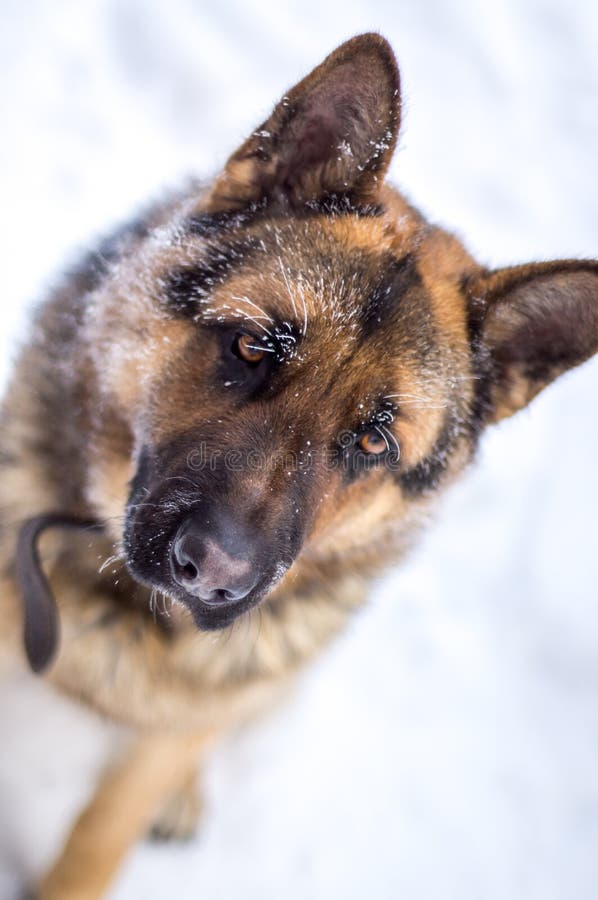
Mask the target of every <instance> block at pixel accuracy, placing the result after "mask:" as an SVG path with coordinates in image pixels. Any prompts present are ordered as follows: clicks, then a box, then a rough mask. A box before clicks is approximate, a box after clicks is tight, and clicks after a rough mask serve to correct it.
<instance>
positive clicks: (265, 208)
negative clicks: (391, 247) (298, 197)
mask: <svg viewBox="0 0 598 900" xmlns="http://www.w3.org/2000/svg"><path fill="white" fill-rule="evenodd" d="M289 212H290V208H289V203H288V200H286V199H284V200H281V198H279V197H272V198H269V199H267V198H265V199H264V200H261V201H260V202H259V203H251V204H250V205H249V206H248V207H247V208H246V209H244V210H241V211H238V210H236V211H225V212H215V213H197V215H194V216H189V218H188V219H187V220H186V222H185V223H183V229H182V230H183V233H184V234H189V235H196V236H198V237H203V238H217V237H220V236H221V235H222V234H223V233H226V232H231V231H234V230H235V229H241V228H247V227H248V226H250V225H253V224H254V223H256V222H258V221H259V220H260V219H262V218H264V217H265V216H267V217H269V218H274V217H281V218H284V217H287V216H288V215H289ZM383 212H384V207H383V206H382V204H379V203H368V204H364V203H355V202H354V201H353V200H352V198H351V196H350V194H328V195H326V196H324V197H321V198H320V199H319V200H309V201H308V202H307V203H302V204H297V205H293V207H292V214H293V218H311V217H312V216H321V215H326V216H342V215H345V216H346V215H352V216H360V217H364V218H377V217H379V216H381V215H382V214H383Z"/></svg>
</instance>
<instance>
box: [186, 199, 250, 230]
mask: <svg viewBox="0 0 598 900" xmlns="http://www.w3.org/2000/svg"><path fill="white" fill-rule="evenodd" d="M263 206H264V204H263V203H260V204H258V203H252V204H250V205H249V206H248V207H247V209H245V210H243V211H241V212H239V211H236V212H230V211H225V212H214V213H205V212H204V213H201V212H200V213H197V215H194V216H189V218H188V219H187V221H186V222H184V223H183V232H184V233H186V234H190V235H196V236H197V237H204V238H211V237H219V236H220V235H221V234H222V232H226V231H233V230H234V229H236V228H243V227H245V226H247V225H249V224H250V223H251V222H252V221H253V219H255V218H256V216H257V215H258V213H259V212H260V210H261V209H262V208H263Z"/></svg>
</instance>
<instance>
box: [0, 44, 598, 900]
mask: <svg viewBox="0 0 598 900" xmlns="http://www.w3.org/2000/svg"><path fill="white" fill-rule="evenodd" d="M400 109H401V103H400V89H399V73H398V70H397V65H396V61H395V58H394V55H393V53H392V50H391V48H390V46H389V45H388V43H387V42H386V41H385V40H384V39H383V38H382V37H380V36H379V35H377V34H364V35H361V36H359V37H356V38H354V39H353V40H350V41H348V42H347V43H345V44H343V45H342V46H341V47H339V48H338V49H337V50H335V51H334V52H333V53H332V54H331V55H330V56H328V57H327V59H325V60H324V62H323V63H322V64H321V65H319V66H318V67H317V68H316V69H315V70H314V71H313V72H312V73H311V74H310V75H308V76H307V77H306V78H305V79H304V80H303V81H301V82H300V83H299V84H298V85H296V86H295V87H294V88H293V89H292V90H290V91H289V92H288V93H287V94H286V95H285V96H284V97H283V98H282V100H281V101H280V102H279V103H278V105H277V106H276V107H275V108H274V111H273V113H272V115H271V116H270V118H269V119H268V120H267V121H265V122H264V123H263V124H262V125H260V126H259V128H257V129H256V130H255V131H254V132H253V133H252V134H251V135H250V136H249V138H248V139H247V140H246V141H245V143H244V144H243V145H242V146H241V147H240V148H239V149H238V150H237V151H236V152H235V153H233V155H232V156H231V157H230V159H229V160H228V162H227V163H226V165H225V167H224V169H223V171H222V173H221V174H220V175H219V176H218V177H217V178H216V179H215V180H214V181H213V182H212V183H210V184H207V185H199V184H197V183H193V184H190V185H189V186H188V187H187V188H186V190H185V191H184V192H182V193H180V194H178V195H176V196H172V197H170V198H169V199H168V200H167V201H166V202H163V203H161V204H158V205H157V206H155V207H153V208H151V209H149V211H147V213H146V214H145V215H143V216H142V217H140V218H138V219H137V220H135V221H134V222H133V223H132V224H130V225H129V226H127V227H126V228H124V229H122V230H121V231H119V232H118V233H117V234H115V235H114V236H113V237H112V238H111V239H110V240H108V241H106V242H105V243H104V244H102V245H101V247H100V248H99V249H98V250H97V252H95V253H92V254H91V255H90V256H89V257H88V258H87V259H85V260H84V261H83V262H82V264H81V265H80V266H79V267H78V268H77V269H76V270H75V271H73V272H71V274H70V275H69V277H68V278H67V279H66V280H65V281H64V284H63V286H62V287H61V288H60V289H59V290H57V291H56V292H55V293H54V294H53V295H52V296H51V297H50V298H49V299H48V301H47V302H46V303H44V304H43V305H42V306H41V308H40V309H39V312H38V313H37V316H36V319H35V322H34V325H33V329H32V334H31V339H30V341H29V343H28V344H27V345H26V346H25V347H24V349H23V351H22V353H21V356H20V358H19V360H18V363H17V366H16V370H15V372H14V376H13V378H12V381H11V383H10V385H9V388H8V391H7V393H6V397H5V400H4V405H3V410H2V432H1V437H0V441H1V443H0V465H1V467H2V470H1V479H0V505H1V513H0V522H1V524H2V532H1V543H0V552H1V554H2V557H1V558H2V570H1V577H2V604H3V611H2V616H1V619H0V621H1V625H0V628H1V629H2V638H3V639H2V642H1V646H2V661H3V666H4V668H5V669H6V670H11V669H12V670H13V671H17V670H18V668H19V665H20V666H22V667H24V666H25V665H26V664H27V662H28V664H29V665H30V666H31V667H32V668H33V669H34V670H35V671H38V672H42V671H44V672H45V677H46V678H47V679H48V681H49V682H50V683H52V684H53V685H55V686H56V687H57V688H58V689H59V690H61V691H64V692H66V693H67V694H70V695H72V696H73V697H76V698H79V699H80V700H82V701H84V702H85V703H86V704H88V705H89V706H91V707H93V708H94V709H96V710H98V711H99V712H100V713H102V714H104V715H106V716H108V717H111V718H112V719H114V720H118V721H120V722H122V723H127V724H128V725H129V726H131V730H132V733H133V735H134V736H133V738H132V740H131V745H130V748H129V750H128V753H127V755H125V756H124V757H123V758H122V759H120V760H119V762H118V764H115V765H114V767H113V768H112V769H111V770H110V771H109V772H108V773H107V774H106V776H105V777H104V779H103V780H102V781H101V783H100V784H99V786H98V788H97V791H96V794H95V796H94V798H93V800H92V801H91V803H90V805H89V806H88V808H87V809H85V810H84V811H83V812H82V814H81V815H80V817H79V819H78V821H77V822H76V823H75V825H74V827H73V830H72V832H71V834H70V837H69V838H68V840H67V842H66V845H65V847H64V850H63V852H62V854H61V856H60V857H59V859H58V860H57V861H56V863H55V864H54V866H53V867H52V868H51V870H50V871H49V873H48V874H47V876H46V877H45V878H44V879H43V881H42V883H41V884H40V885H39V886H38V891H37V895H36V896H38V897H39V898H43V900H91V898H98V897H100V896H102V895H103V893H104V892H105V890H106V888H107V886H108V884H109V883H110V880H111V878H112V877H113V875H114V874H115V871H116V869H117V867H118V864H119V862H120V861H121V859H122V858H123V856H124V854H125V853H126V851H127V849H128V848H129V847H130V846H131V844H132V843H133V842H134V841H135V840H136V839H137V838H138V837H139V836H141V835H142V834H143V833H144V832H145V830H146V829H148V828H149V827H150V826H151V825H152V823H154V822H155V821H156V819H157V820H158V827H161V828H162V830H163V831H167V832H168V831H172V832H174V833H177V832H179V831H183V830H184V826H185V824H186V823H185V822H184V820H185V818H186V816H182V819H183V825H181V818H179V819H178V820H177V816H178V815H179V814H180V813H181V810H182V809H187V810H189V809H190V808H192V807H193V802H192V794H191V793H190V792H191V791H192V789H193V784H194V780H195V772H196V769H197V765H198V761H199V759H200V757H201V754H202V753H203V752H204V751H206V750H207V749H208V748H209V747H210V745H211V743H212V742H213V741H214V740H215V739H217V737H218V736H219V735H221V734H222V733H223V732H224V731H225V730H227V729H230V728H231V727H233V726H235V725H236V724H238V723H240V722H242V721H245V720H248V719H251V718H252V717H253V716H255V715H256V714H258V713H259V712H260V711H261V710H263V709H264V708H266V707H267V706H268V705H269V704H271V703H272V702H273V701H274V700H275V698H276V697H278V695H279V694H281V692H283V691H284V689H285V688H286V686H287V685H288V684H289V682H290V681H291V680H292V679H293V677H294V676H295V674H296V673H297V672H298V671H299V670H300V669H301V668H302V667H303V666H304V665H305V664H306V663H307V662H308V661H309V660H310V659H312V657H314V656H315V655H316V654H317V653H319V652H320V651H321V650H322V648H323V647H324V646H325V645H326V644H327V643H328V641H329V640H330V639H331V638H332V637H333V635H335V634H336V633H337V632H338V631H339V629H341V628H342V627H343V625H344V623H345V621H346V620H347V617H348V616H349V615H350V614H351V613H352V611H353V610H355V609H356V608H357V607H359V606H360V604H361V603H362V602H363V599H364V596H365V594H366V592H367V589H368V585H369V584H370V582H371V580H372V578H373V577H374V576H376V575H377V574H378V573H379V572H380V571H381V570H382V569H383V568H384V567H385V566H388V565H390V564H395V563H396V562H397V561H398V560H399V559H400V558H401V557H402V555H403V554H404V553H405V551H406V549H407V548H408V547H409V545H410V544H411V543H412V541H413V539H414V537H415V536H416V535H417V533H418V532H419V530H420V528H421V526H422V525H423V524H424V522H425V520H426V518H427V516H428V512H429V509H430V506H431V504H432V503H433V502H434V501H435V499H436V497H437V495H438V494H439V493H440V492H442V491H443V490H444V489H445V488H446V486H447V485H449V484H450V483H451V482H453V481H454V479H455V478H456V477H457V475H458V474H459V473H460V472H461V471H462V470H463V469H464V468H465V467H466V466H467V464H468V463H469V462H470V461H471V459H472V457H473V456H474V454H475V450H476V446H477V445H478V442H479V439H480V435H481V433H482V431H483V430H484V428H485V426H486V425H488V424H490V423H493V422H496V421H498V420H499V419H502V418H503V417H505V416H510V415H511V414H512V413H514V412H516V411H517V410H519V409H521V408H522V407H523V406H525V405H526V404H527V403H529V401H530V400H532V398H533V397H534V396H535V395H536V394H537V393H538V392H539V391H540V390H541V389H542V388H544V387H545V386H546V385H547V384H548V383H549V382H551V381H552V380H553V379H554V378H556V377H557V376H558V375H560V374H561V373H563V372H565V371H566V370H567V369H569V368H571V367H572V366H576V365H578V364H579V363H581V362H583V361H584V360H586V359H588V357H590V356H591V355H592V354H593V353H595V352H596V351H597V350H598V262H597V261H595V260H588V261H583V260H565V261H560V262H548V263H535V264H534V263H531V264H529V265H518V266H513V267H509V268H505V269H501V270H499V271H490V270H489V269H487V268H485V267H483V266H481V265H480V264H479V263H477V262H476V261H475V260H474V259H472V257H471V256H470V255H469V253H468V252H467V250H466V249H464V247H463V246H462V245H461V243H460V242H459V241H458V240H457V239H456V238H455V237H454V236H452V235H451V234H449V233H447V232H446V231H444V230H442V229H441V228H438V227H435V226H433V225H431V224H429V223H428V222H427V221H426V220H425V219H424V218H423V217H422V216H421V215H420V213H419V212H418V211H417V210H416V209H414V208H413V207H412V206H411V205H410V204H409V203H408V202H407V201H406V200H405V199H404V198H403V197H402V196H401V195H400V194H399V193H397V191H396V190H395V189H393V188H392V187H391V186H390V185H388V184H387V183H386V182H385V173H386V171H387V168H388V165H389V162H390V159H391V156H392V153H393V150H394V147H395V144H396V141H397V134H398V131H399V123H400ZM102 560H107V563H108V564H107V565H101V564H100V563H99V561H100V562H101V561H102ZM115 573H116V574H115ZM59 621H60V629H59ZM59 630H60V634H61V638H60V640H59ZM165 811H166V812H165ZM166 813H168V815H166ZM160 814H161V821H160ZM169 823H170V824H169ZM173 823H174V824H173Z"/></svg>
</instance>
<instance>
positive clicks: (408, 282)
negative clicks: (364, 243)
mask: <svg viewBox="0 0 598 900" xmlns="http://www.w3.org/2000/svg"><path fill="white" fill-rule="evenodd" d="M421 284H422V279H421V275H420V274H419V271H418V269H417V264H416V261H415V257H414V256H413V254H412V253H408V254H407V255H406V256H403V257H402V258H401V259H396V258H394V257H389V261H388V264H387V267H386V270H385V273H384V276H383V278H382V279H381V281H380V283H379V284H378V285H377V287H375V288H374V290H373V291H372V293H371V294H370V296H369V297H368V299H367V301H366V304H365V306H364V307H363V310H362V313H361V336H362V340H367V339H368V338H370V337H371V336H372V335H373V334H375V333H376V332H377V331H379V330H380V329H383V328H385V327H388V326H389V325H390V324H391V323H392V320H393V319H394V317H395V315H396V313H397V309H398V307H399V304H400V302H401V298H402V297H403V296H404V295H405V294H406V293H407V291H409V290H410V289H411V288H413V287H419V286H420V285H421Z"/></svg>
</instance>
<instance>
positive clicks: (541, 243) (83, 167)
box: [0, 0, 598, 900]
mask: <svg viewBox="0 0 598 900" xmlns="http://www.w3.org/2000/svg"><path fill="white" fill-rule="evenodd" d="M372 28H377V29H379V30H380V31H382V32H383V33H384V34H385V35H386V36H387V37H388V38H389V39H390V40H391V41H392V43H393V44H394V46H395V49H396V50H397V53H398V55H399V62H400V63H401V68H402V75H403V87H404V92H405V106H404V108H405V116H404V129H403V139H402V145H401V149H400V151H399V153H398V154H397V157H396V159H395V163H394V167H393V177H394V178H395V179H396V180H397V181H398V183H399V184H400V185H402V186H403V188H404V189H406V190H407V192H408V194H409V195H410V196H412V197H413V198H414V200H415V201H416V202H417V203H419V204H420V205H421V206H422V207H423V209H424V210H425V211H426V212H427V213H428V214H429V215H431V216H432V217H434V218H435V219H436V220H437V221H441V222H443V223H444V224H447V225H449V226H450V227H454V228H456V229H457V230H458V231H459V233H460V234H462V235H465V236H466V238H467V241H468V243H469V246H470V247H471V248H472V249H473V250H474V251H475V252H477V253H478V255H479V256H480V258H482V259H484V260H485V261H486V262H488V263H489V264H496V265H499V264H505V263H508V262H520V261H525V260H526V259H532V258H536V259H546V258H550V257H552V256H596V255H598V220H597V217H596V208H597V203H598V186H597V184H596V179H595V160H596V158H597V157H598V117H597V116H596V97H597V95H598V66H597V64H596V56H595V48H596V45H597V40H598V7H595V6H593V5H592V4H588V3H585V2H584V0H573V2H568V3H565V2H564V0H560V2H556V0H553V2H550V0H543V2H540V0H528V2H526V3H525V4H521V3H518V2H516V0H508V2H506V3H504V4H478V3H474V2H473V0H461V2H457V3H456V4H444V3H442V2H441V0H420V2H418V3H409V2H407V3H404V4H394V3H387V2H383V0H376V2H365V0H363V2H355V3H342V4H341V3H340V2H339V0H334V2H329V3H327V4H318V3H316V2H314V0H306V2H304V3H302V4H301V6H299V5H297V4H294V3H288V4H282V5H276V6H274V5H272V6H270V4H267V3H258V2H257V0H256V2H243V3H242V2H241V0H236V2H234V0H233V2H227V3H221V4H216V5H214V4H207V3H206V4H202V3H193V2H191V0H169V2H168V3H167V2H165V0H163V2H158V0H151V2H148V0H146V2H143V3H142V2H141V0H139V2H137V0H112V2H110V0H106V2H94V3H90V4H78V3H76V2H75V0H60V2H57V0H54V2H52V3H50V2H49V0H32V2H30V3H28V4H20V5H19V4H8V5H7V6H6V7H5V9H4V14H3V27H2V33H1V35H0V46H1V50H2V60H3V66H4V70H5V72H4V74H5V77H4V79H3V83H2V87H0V102H1V103H2V105H3V115H2V121H3V122H4V125H5V131H4V135H3V142H2V155H3V165H2V166H1V167H0V179H1V182H2V196H3V198H4V200H3V213H4V215H3V216H2V221H1V222H0V229H2V247H3V297H4V300H3V306H2V312H1V314H0V315H1V319H0V332H1V335H0V336H1V339H2V341H3V342H4V344H3V348H2V349H3V351H4V352H3V353H1V354H0V359H1V361H2V362H1V365H2V376H3V378H5V377H6V373H7V371H8V362H9V359H10V356H11V355H12V354H13V348H14V346H15V337H16V336H18V335H19V334H20V333H22V331H23V330H24V323H25V321H26V319H25V316H24V311H25V309H26V307H27V304H28V303H29V302H30V301H31V300H32V299H34V298H35V297H36V296H40V295H41V294H43V291H44V289H45V288H46V287H47V285H48V283H49V281H50V276H51V273H52V272H55V271H56V270H57V269H58V268H59V267H60V266H61V265H63V264H64V261H65V257H66V255H67V253H68V252H70V251H72V249H73V248H74V247H77V246H79V247H84V246H86V245H87V244H88V243H89V242H90V241H91V240H92V238H93V236H94V235H95V234H96V233H98V232H99V231H100V230H102V229H105V228H106V227H109V226H110V225H111V224H112V223H113V222H115V221H117V220H119V219H122V218H123V217H125V216H126V215H127V214H128V212H129V211H130V208H131V207H133V206H135V204H138V203H140V202H142V201H143V200H144V199H146V197H147V195H148V194H151V193H155V192H156V189H157V188H158V187H159V186H160V185H162V184H164V183H168V181H169V180H170V181H172V180H173V179H176V178H178V177H179V176H180V175H181V174H182V173H184V172H189V171H195V172H199V173H208V172H210V171H213V170H214V169H215V167H216V166H217V165H218V164H219V163H221V162H222V161H223V160H224V158H225V157H226V155H227V154H228V153H229V152H230V151H231V150H232V149H233V148H234V147H235V146H236V144H237V143H238V142H239V141H240V140H241V139H242V138H243V137H244V136H245V133H246V132H248V131H249V129H250V128H251V127H253V126H254V125H256V124H257V123H258V122H259V121H260V120H261V118H263V117H264V115H265V114H266V113H267V111H268V108H269V106H270V105H271V104H272V103H273V102H274V100H275V99H277V97H278V96H279V95H280V94H281V93H282V92H283V91H284V89H285V88H287V87H288V86H290V84H292V83H293V82H294V81H295V80H297V79H298V78H299V77H301V76H302V75H303V74H305V73H306V72H307V71H308V70H309V68H311V67H312V66H313V65H315V64H316V63H318V62H319V61H320V59H321V58H322V57H323V56H324V55H325V54H326V53H328V52H329V51H330V50H331V49H332V48H333V47H334V46H336V45H337V44H338V43H340V42H341V40H344V39H345V38H346V37H348V36H349V35H351V34H353V33H356V32H358V31H363V30H371V29H372ZM71 258H72V257H71ZM597 391H598V364H597V362H596V361H594V362H593V363H589V364H586V365H585V366H584V367H582V368H581V369H580V370H578V371H575V372H573V373H572V374H570V375H569V376H567V377H565V378H564V379H562V381H561V382H560V383H558V384H557V385H556V386H554V387H553V388H551V389H549V390H548V391H547V392H546V394H545V395H543V396H542V397H541V398H540V399H539V400H537V401H536V402H535V404H534V405H533V406H532V408H531V410H530V411H529V412H527V413H523V414H521V415H519V416H518V417H516V418H515V419H514V420H511V421H509V422H507V423H505V424H504V425H503V426H500V427H498V428H496V429H495V430H494V432H493V433H492V434H488V436H487V438H486V441H485V443H484V447H483V450H482V453H481V455H480V459H479V461H478V465H477V467H476V468H475V469H474V470H473V471H472V473H471V474H470V476H469V478H468V479H466V480H465V481H464V482H463V483H462V485H461V486H460V487H458V488H457V489H455V490H454V491H453V492H452V494H451V495H450V496H449V498H448V499H447V500H446V502H445V503H444V505H443V508H442V509H441V510H440V512H439V521H438V524H437V525H436V526H435V527H434V528H433V529H432V530H431V531H430V533H429V534H428V537H427V539H426V540H425V541H424V542H423V544H422V546H421V547H420V549H419V551H418V553H417V554H416V555H415V556H414V557H413V558H412V560H411V561H410V562H409V563H408V564H407V565H406V566H403V568H402V569H401V570H400V571H399V572H397V573H393V574H391V575H389V576H388V577H387V578H386V579H385V580H384V581H382V582H381V583H380V584H379V585H378V586H377V587H376V588H375V590H374V591H373V592H372V601H371V605H370V607H369V608H368V609H367V610H365V611H364V612H363V613H362V614H361V615H360V616H358V617H357V619H356V620H355V621H354V623H353V626H352V628H351V629H350V630H349V632H348V633H347V634H346V635H345V636H344V637H343V638H342V639H341V640H339V641H338V642H337V643H336V645H335V646H334V647H333V648H332V650H331V652H330V653H329V654H328V655H327V656H326V657H325V658H324V659H323V660H322V661H321V662H320V664H319V665H317V666H316V667H315V668H313V669H312V670H311V671H310V672H309V673H308V674H307V675H306V677H305V678H304V680H303V681H302V682H301V684H300V686H299V688H298V691H297V693H296V696H295V697H294V699H293V700H292V702H291V703H290V704H289V705H288V706H287V707H286V708H285V709H283V710H281V711H280V712H279V713H278V714H276V715H275V716H273V717H272V718H271V719H270V720H269V721H268V722H265V723H263V724H261V725H258V726H256V727H255V728H253V729H250V730H248V731H247V732H246V733H245V734H243V735H241V736H239V737H237V738H236V739H235V740H232V739H231V740H230V741H229V743H228V744H227V745H225V746H224V747H222V748H221V749H220V750H219V751H218V752H217V753H216V755H215V758H214V760H213V763H212V764H211V767H210V769H209V772H208V773H207V774H208V797H209V811H208V814H207V817H206V821H205V825H204V829H203V831H202V833H201V835H200V837H199V838H198V840H197V841H196V842H193V843H191V844H190V845H186V846H184V847H183V846H180V847H179V846H175V847H170V846H168V847H166V846H165V847H159V848H156V847H153V846H152V847H149V846H145V845H144V846H140V847H139V848H138V849H137V851H136V852H135V853H134V854H133V856H132V858H131V859H130V860H129V862H128V864H127V866H126V868H125V871H124V872H123V874H122V877H121V879H120V881H119V883H118V884H117V885H116V886H115V889H114V892H113V894H112V898H113V900H135V898H143V900H163V898H166V897H168V898H171V897H172V898H174V897H176V898H177V900H186V898H195V897H205V898H210V900H213V898H216V897H217V898H231V900H232V898H235V900H238V898H239V897H243V898H244V900H251V898H256V900H258V898H259V900H265V898H275V897H280V896H284V897H285V898H287V900H294V898H296V900H305V898H309V900H320V898H321V900H332V898H334V900H336V898H342V900H361V898H363V897H365V896H371V897H376V898H378V900H387V898H388V900H390V898H396V897H404V898H409V900H436V898H439V900H440V898H442V900H451V898H454V900H469V898H471V900H480V898H483V900H494V898H497V900H498V898H500V900H504V898H509V900H524V898H525V900H552V898H558V900H561V898H562V900H570V898H576V900H585V898H588V900H590V898H592V900H594V898H595V897H596V883H597V881H598V853H597V852H596V847H597V846H598V759H597V749H598V703H597V702H596V698H597V694H598V603H597V602H596V601H597V599H598V598H597V596H596V595H597V593H598V591H597V589H596V585H597V584H598V554H597V553H596V549H597V547H596V543H597V542H596V534H597V529H596V512H595V510H596V501H597V500H598V474H597V473H598V467H597V466H596V458H597V457H598V415H597V409H596V406H597V404H596V395H597ZM0 722H1V725H0V728H1V735H2V737H1V741H0V898H2V900H11V898H13V897H16V896H17V890H18V884H19V879H20V878H21V877H22V876H23V874H25V873H27V874H29V875H30V874H31V873H33V872H37V871H39V869H40V868H41V867H42V866H43V865H44V864H45V863H46V861H47V860H48V859H49V858H50V857H51V856H52V854H53V852H54V851H55V850H56V848H57V847H58V846H59V844H60V841H61V838H62V835H63V834H64V832H65V829H66V828H67V826H68V823H69V821H70V819H71V818H72V817H73V815H74V814H75V812H76V810H77V809H78V808H79V806H80V805H81V804H82V802H83V801H84V799H85V797H86V796H87V795H88V794H89V792H90V790H91V786H92V783H93V778H94V777H95V775H96V774H97V772H98V771H99V770H100V768H101V766H102V765H103V764H104V762H105V759H106V754H107V752H108V748H109V746H110V745H111V743H112V739H113V738H114V736H115V734H116V733H117V729H115V728H114V727H112V726H108V725H106V724H104V723H101V722H99V721H98V720H97V719H96V718H95V717H94V716H93V715H91V714H89V713H86V712H81V711H79V710H77V709H76V708H75V707H74V706H73V705H72V704H71V703H70V702H69V701H67V700H65V699H62V698H57V697H55V696H54V695H52V694H51V692H50V691H49V689H48V688H46V687H45V685H43V684H41V683H39V682H35V681H34V680H33V678H30V679H26V680H22V681H19V682H18V683H11V684H8V685H4V686H3V687H2V688H1V689H0Z"/></svg>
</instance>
